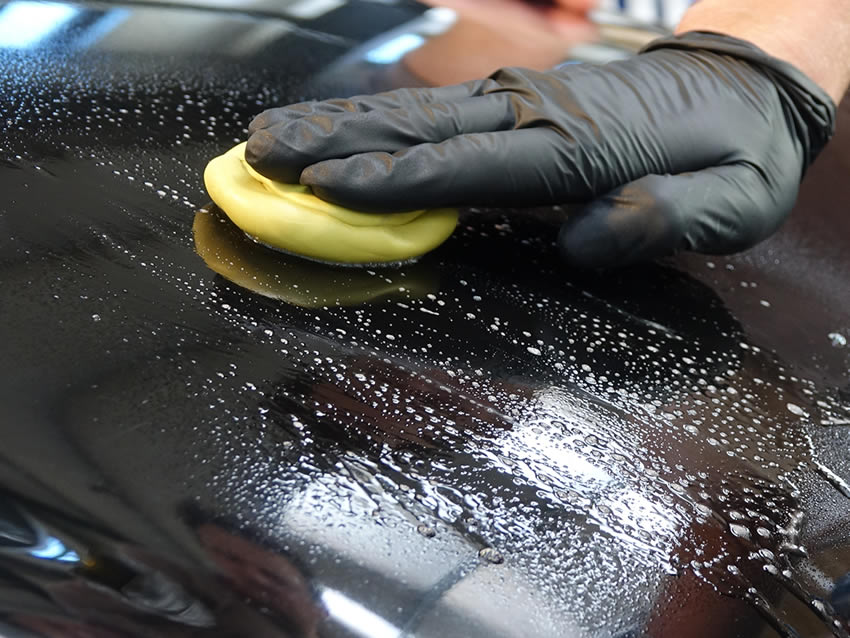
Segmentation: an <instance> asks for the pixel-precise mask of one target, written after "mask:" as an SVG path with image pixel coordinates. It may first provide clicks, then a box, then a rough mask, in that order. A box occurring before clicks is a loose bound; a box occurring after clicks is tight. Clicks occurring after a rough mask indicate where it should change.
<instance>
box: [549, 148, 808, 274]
mask: <svg viewBox="0 0 850 638" xmlns="http://www.w3.org/2000/svg"><path fill="white" fill-rule="evenodd" d="M775 190H776V189H774V191H775ZM786 190H788V189H786ZM796 192H797V189H796V185H795V187H794V188H793V192H791V193H779V195H778V197H775V196H772V195H771V190H770V189H768V188H767V185H766V184H765V182H764V180H763V178H762V175H761V174H760V173H758V172H757V171H755V170H753V169H752V168H751V167H749V166H747V165H743V164H735V165H726V166H719V167H714V168H710V169H705V170H702V171H699V172H695V173H683V174H681V175H647V176H645V177H642V178H640V179H638V180H636V181H634V182H631V183H629V184H626V185H624V186H620V187H618V188H616V189H614V190H612V191H611V192H609V193H608V194H606V195H603V196H602V197H599V198H598V199H596V200H594V201H593V202H591V203H590V204H588V205H587V206H586V207H585V208H584V210H582V211H581V212H580V213H579V214H578V215H576V216H575V217H573V218H571V219H569V220H568V221H567V222H565V223H564V225H563V226H562V227H561V231H560V233H559V235H558V247H559V250H560V252H561V255H562V256H563V258H564V259H565V260H566V261H567V262H568V263H570V264H572V265H574V266H579V267H583V268H606V267H611V266H619V265H628V264H631V263H635V262H640V261H646V260H650V259H655V258H658V257H664V256H667V255H671V254H673V253H676V252H679V251H682V250H693V251H697V252H704V253H712V254H725V253H733V252H737V251H740V250H744V249H745V248H749V247H750V246H752V245H754V244H755V243H757V242H758V241H760V240H761V239H763V238H765V237H767V236H768V235H770V234H771V233H772V232H773V231H774V230H775V229H776V228H777V227H778V226H779V225H780V224H781V223H782V221H783V220H784V219H785V217H787V215H788V213H789V212H790V210H791V208H792V206H793V203H794V199H795V198H796Z"/></svg>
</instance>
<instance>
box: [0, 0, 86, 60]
mask: <svg viewBox="0 0 850 638" xmlns="http://www.w3.org/2000/svg"><path fill="white" fill-rule="evenodd" d="M78 13H80V9H79V8H77V7H71V6H68V5H65V4H56V3H53V2H28V1H18V2H10V3H9V4H7V5H6V6H5V7H3V8H2V9H0V47H10V48H18V49H23V48H27V47H31V46H34V45H36V44H38V43H39V42H41V41H42V40H43V39H44V38H46V37H47V36H49V35H50V34H51V33H53V32H55V31H56V30H57V29H59V28H60V27H61V26H62V25H64V24H66V23H67V22H68V21H70V20H71V19H72V18H73V17H74V16H76V15H77V14H78Z"/></svg>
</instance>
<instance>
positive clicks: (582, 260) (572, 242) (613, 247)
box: [558, 215, 621, 269]
mask: <svg viewBox="0 0 850 638" xmlns="http://www.w3.org/2000/svg"><path fill="white" fill-rule="evenodd" d="M558 252H559V253H560V255H561V259H563V260H564V261H565V262H566V263H567V264H568V265H570V266H573V267H575V268H583V269H601V268H609V267H611V266H612V265H614V264H616V263H617V262H618V256H619V255H620V253H621V246H620V245H619V242H618V241H617V237H616V236H615V235H614V233H612V232H611V231H610V229H607V228H605V227H604V226H601V225H600V224H599V223H598V220H597V219H595V218H594V217H593V216H592V215H581V216H579V217H577V218H574V219H571V220H570V221H567V222H565V223H564V224H563V225H562V226H561V230H560V231H559V232H558Z"/></svg>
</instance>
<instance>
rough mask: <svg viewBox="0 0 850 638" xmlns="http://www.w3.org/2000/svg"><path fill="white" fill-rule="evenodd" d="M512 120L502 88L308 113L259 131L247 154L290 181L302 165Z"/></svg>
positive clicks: (502, 126) (497, 127)
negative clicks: (411, 103)
mask: <svg viewBox="0 0 850 638" xmlns="http://www.w3.org/2000/svg"><path fill="white" fill-rule="evenodd" d="M514 122H515V115H514V110H513V107H512V104H511V101H510V96H509V95H508V94H505V93H496V94H492V95H486V96H480V97H473V98H466V99H463V100H454V101H452V102H439V103H431V104H423V105H417V106H415V107H411V108H399V109H391V110H384V109H380V110H373V111H368V112H365V113H359V112H358V113H342V114H336V115H311V116H309V117H303V118H301V119H299V120H297V121H294V122H281V123H279V124H277V125H275V126H273V127H270V128H267V129H263V130H260V131H257V132H256V133H254V134H253V135H252V136H251V137H250V138H249V139H248V146H247V148H246V151H245V158H246V159H247V161H248V163H249V164H251V166H253V167H254V168H255V169H256V170H257V171H259V172H260V173H262V174H263V175H265V176H267V177H270V178H272V179H277V180H280V181H284V182H293V181H298V177H299V175H300V174H301V171H302V170H303V169H304V168H305V167H307V166H309V165H311V164H315V163H317V162H321V161H323V160H327V159H338V158H344V157H349V156H351V155H356V154H359V153H369V152H374V151H383V152H387V153H394V152H396V151H401V150H404V149H406V148H409V147H411V146H416V145H419V144H422V143H437V142H442V141H444V140H447V139H450V138H453V137H455V136H458V135H462V134H466V133H484V132H491V131H503V130H507V129H510V128H511V127H512V126H513V125H514Z"/></svg>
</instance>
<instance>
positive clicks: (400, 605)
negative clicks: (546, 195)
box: [0, 2, 850, 638]
mask: <svg viewBox="0 0 850 638" xmlns="http://www.w3.org/2000/svg"><path fill="white" fill-rule="evenodd" d="M22 8H23V9H24V16H25V17H26V16H29V18H30V20H29V22H27V21H25V22H21V23H14V22H11V21H10V20H9V16H10V15H13V16H14V12H16V11H17V12H20V11H21V9H22ZM26 10H29V11H30V13H29V14H27V13H26ZM338 10H342V11H347V12H349V13H347V14H345V15H347V16H348V17H347V18H345V19H341V18H340V19H337V20H336V21H334V20H333V19H332V18H333V15H332V13H333V12H332V11H331V12H329V13H328V14H324V15H323V16H320V17H319V18H315V20H324V22H315V21H313V22H311V21H310V20H304V19H295V18H292V17H291V16H289V17H287V16H282V17H276V16H274V15H270V14H268V13H264V14H262V15H255V14H251V13H250V12H246V11H229V10H225V9H223V8H222V7H217V8H216V9H215V10H205V9H199V8H179V7H172V6H154V5H150V6H148V5H101V4H93V5H76V4H37V3H29V2H12V3H7V4H6V5H1V6H0V35H2V37H3V38H6V40H2V41H0V115H2V119H0V121H2V122H3V135H2V138H0V192H2V193H3V196H2V200H0V283H2V297H0V335H2V337H3V338H2V341H0V362H2V365H3V376H2V384H0V441H2V443H0V636H4V637H9V638H17V637H18V636H26V637H31V636H47V637H51V638H52V637H58V636H62V637H65V636H74V637H76V636H80V637H86V638H88V637H95V638H101V637H110V638H111V637H117V636H134V637H135V636H139V637H142V636H144V637H149V636H166V637H167V636H175V637H183V636H234V637H235V636H240V637H241V636H250V637H254V636H257V637H266V636H268V637H281V636H368V637H378V638H383V637H385V636H386V637H390V636H392V637H396V636H467V637H475V636H499V637H501V636H505V637H507V636H541V637H548V636H558V637H565V636H643V635H646V636H658V637H662V636H663V637H690V636H732V637H734V636H740V637H750V636H762V635H764V636H769V635H776V634H777V633H778V634H780V635H787V636H794V635H800V636H831V635H836V636H846V635H847V632H848V629H849V628H850V624H848V621H850V575H848V574H850V517H849V516H848V514H850V489H848V486H847V482H846V481H847V480H848V479H850V461H848V458H847V449H848V439H850V429H848V425H850V388H849V387H848V379H847V373H848V369H850V356H848V355H850V349H848V347H847V339H848V337H850V261H848V259H847V253H846V248H847V244H848V237H850V221H848V218H847V215H846V210H845V209H846V202H847V201H848V197H850V183H848V180H847V178H846V176H847V174H848V170H850V134H848V133H847V132H846V128H847V126H848V124H850V112H848V111H850V109H848V108H847V102H846V101H845V105H844V108H843V109H842V115H841V119H840V120H839V134H838V136H837V137H836V139H835V140H834V141H833V143H832V145H831V146H830V147H829V148H828V149H827V151H826V152H825V153H824V154H823V156H822V157H821V159H819V161H818V162H817V163H816V165H815V166H814V167H813V168H812V169H811V170H810V174H809V175H808V176H807V178H806V181H805V183H804V187H803V192H802V194H801V198H800V201H799V204H798V206H797V209H796V210H795V212H794V214H793V217H792V219H791V221H790V222H789V223H788V224H787V225H786V226H785V228H784V229H783V230H782V231H781V232H780V233H779V234H778V235H777V236H775V237H774V238H772V239H771V240H769V241H768V242H766V243H764V244H763V245H761V246H759V247H758V248H757V249H755V250H752V251H750V252H748V253H745V254H742V255H738V256H734V257H729V258H714V257H705V256H695V255H689V256H682V257H680V258H677V259H675V260H670V261H666V262H664V263H660V264H655V265H648V266H643V267H639V268H632V269H628V270H626V271H620V272H616V273H607V274H593V273H590V274H589V273H576V272H571V271H570V270H569V269H567V268H566V267H564V266H563V265H561V264H560V263H559V261H558V259H557V255H556V253H555V250H554V245H553V239H554V235H555V230H556V229H557V222H558V221H559V220H560V219H562V218H563V216H564V215H566V214H568V211H563V210H557V209H555V210H537V211H479V210H468V211H464V213H463V219H462V223H461V226H460V227H459V229H458V231H457V232H456V233H455V235H454V236H453V237H452V238H451V239H450V240H449V241H448V242H447V243H446V244H445V245H443V246H442V247H441V248H440V249H438V250H437V251H435V252H434V253H432V254H431V255H428V256H426V257H425V258H423V259H422V260H420V261H419V262H418V263H416V264H413V265H408V266H404V267H401V268H395V269H339V268H331V267H327V266H322V265H317V264H312V263H310V262H306V261H303V260H299V259H295V258H290V257H286V256H283V255H279V254H277V253H272V252H270V251H268V250H266V249H265V248H262V247H260V246H258V245H256V244H253V243H252V242H250V241H248V240H246V239H245V238H244V237H243V236H242V235H241V233H239V232H238V231H237V230H236V229H235V228H234V227H233V226H232V225H231V224H230V223H229V222H228V221H227V220H226V219H225V218H224V217H223V216H222V214H221V213H220V211H217V210H216V209H215V208H214V207H213V206H210V205H208V198H207V197H206V194H205V193H204V191H203V186H202V183H201V172H202V170H203V167H204V166H205V164H206V162H207V161H208V160H209V159H210V158H211V157H213V156H215V155H217V154H219V153H221V152H223V151H224V150H226V149H227V148H229V147H230V146H231V145H233V144H234V143H236V142H237V141H241V140H242V139H243V138H244V135H245V126H246V125H247V122H248V121H249V120H250V118H251V116H252V115H253V114H255V113H257V112H259V111H260V110H262V109H263V108H267V107H270V106H275V105H279V104H284V103H289V102H292V101H296V100H302V99H309V98H315V97H327V96H331V95H337V94H339V93H338V92H337V91H338V90H339V89H335V88H334V85H333V76H332V75H328V74H327V73H326V70H327V69H328V68H330V67H332V66H333V64H334V63H335V61H338V60H339V59H340V58H341V57H343V56H345V55H347V54H349V53H350V52H351V51H352V50H355V49H357V48H358V47H362V46H363V43H364V42H368V41H369V39H370V38H371V37H372V34H374V35H376V36H377V35H378V34H379V33H381V32H383V31H384V30H386V29H390V28H393V27H394V26H395V25H397V24H403V23H404V21H405V20H411V19H414V18H415V17H416V16H417V15H418V11H419V9H416V8H414V7H411V6H408V5H405V6H403V7H394V6H386V5H382V4H379V3H372V2H361V3H348V4H346V5H343V6H342V7H341V8H337V9H334V11H338ZM33 11H36V12H37V11H42V13H41V14H36V13H32V12H33ZM45 11H46V13H45ZM358 11H364V12H371V13H368V15H370V16H374V15H383V16H390V14H392V15H391V17H388V18H387V20H388V22H387V23H379V22H378V21H377V19H376V18H375V19H373V18H369V19H366V21H365V23H357V24H355V23H354V22H353V21H352V20H353V18H351V16H355V15H361V14H358ZM405 11H406V12H407V13H405ZM50 12H52V13H50ZM381 12H384V13H381ZM392 12H396V13H394V14H393V13H392ZM36 15H38V16H40V17H39V20H37V21H35V22H33V21H32V18H33V16H36ZM362 15H367V13H363V14H362ZM337 17H338V18H339V16H337ZM4 20H6V22H5V24H4ZM50 20H52V22H51V21H50ZM33 23H37V24H40V25H42V28H43V33H35V34H33V33H32V32H30V33H27V32H26V30H25V29H24V28H23V27H22V26H21V25H23V24H33ZM9 24H12V27H10V26H9ZM16 24H17V27H16V28H15V25H16ZM44 25H47V26H44ZM346 25H349V26H346ZM370 26H371V29H372V31H370V30H369V28H368V27H370ZM346 29H350V30H349V31H346ZM27 38H29V39H27Z"/></svg>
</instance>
